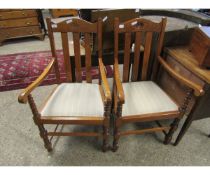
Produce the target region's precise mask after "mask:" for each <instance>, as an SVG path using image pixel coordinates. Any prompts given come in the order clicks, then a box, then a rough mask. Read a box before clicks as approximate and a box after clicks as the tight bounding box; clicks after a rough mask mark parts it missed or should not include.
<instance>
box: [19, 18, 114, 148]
mask: <svg viewBox="0 0 210 175" xmlns="http://www.w3.org/2000/svg"><path fill="white" fill-rule="evenodd" d="M47 26H48V35H49V39H50V46H51V51H52V57H53V58H52V60H51V61H50V63H49V64H48V66H47V67H46V68H45V70H44V71H43V73H42V74H41V75H40V76H39V77H38V78H37V79H36V80H35V81H34V82H33V83H32V84H31V85H29V86H28V87H27V88H26V89H24V90H23V92H22V93H21V94H20V95H19V97H18V100H19V102H20V103H27V101H28V102H29V105H30V108H31V110H32V113H33V119H34V122H35V124H36V125H37V126H38V128H39V132H40V136H41V137H42V139H43V141H44V145H45V148H46V149H47V150H48V151H52V144H51V139H49V138H48V136H51V137H53V136H95V137H99V136H102V137H103V147H102V149H103V151H106V150H107V149H108V140H107V139H108V136H109V120H110V119H109V117H110V110H111V93H110V89H109V85H108V81H107V78H106V73H105V70H104V69H105V67H104V65H103V62H102V20H101V19H99V20H98V22H96V23H89V22H87V21H84V20H81V19H72V20H70V21H63V22H60V23H58V24H52V21H51V19H50V18H48V19H47ZM54 32H59V33H61V38H62V46H63V54H64V64H65V71H66V75H67V81H68V82H69V83H73V82H72V72H71V61H70V53H69V45H68V35H67V33H68V32H72V33H73V40H74V53H75V65H76V82H81V83H82V76H81V61H80V43H79V40H80V37H79V36H80V32H83V33H84V35H85V53H86V81H87V83H92V77H91V72H90V70H91V49H90V45H89V40H90V34H91V33H95V34H97V37H98V57H99V58H98V62H99V65H98V67H99V72H100V78H99V91H100V94H101V100H102V101H103V104H104V117H95V116H94V117H91V116H89V117H74V116H72V117H61V116H60V117H43V116H41V114H40V112H39V110H38V108H37V106H36V104H35V102H34V100H33V97H32V95H31V92H32V91H33V90H34V89H35V88H36V87H37V86H39V85H40V84H41V82H42V81H43V80H44V78H45V77H46V76H47V75H48V74H49V73H50V71H51V70H52V69H54V70H55V73H56V78H57V82H58V84H60V73H59V68H58V60H57V57H56V50H55V41H54V35H53V33H54ZM52 93H53V92H52ZM51 95H52V94H51ZM48 99H49V97H48ZM46 102H47V100H46ZM46 102H45V103H44V105H45V104H46ZM45 124H55V125H57V126H58V125H59V124H62V125H67V124H68V125H71V124H74V125H98V126H100V125H101V126H102V127H103V133H98V132H56V130H57V126H56V128H55V130H54V131H53V132H48V131H47V130H46V129H45V127H44V125H45Z"/></svg>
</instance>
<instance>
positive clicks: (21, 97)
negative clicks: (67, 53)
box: [18, 58, 55, 103]
mask: <svg viewBox="0 0 210 175" xmlns="http://www.w3.org/2000/svg"><path fill="white" fill-rule="evenodd" d="M54 62H55V59H54V58H53V59H52V60H51V61H50V63H49V64H48V66H47V67H46V68H45V69H44V71H43V73H42V74H41V75H40V76H39V77H38V78H37V79H36V80H35V81H34V82H33V83H32V84H30V85H29V86H28V87H27V88H26V89H24V90H23V91H22V93H21V94H20V95H19V96H18V101H19V102H20V103H26V102H27V100H28V95H29V94H30V93H31V92H32V91H33V89H35V88H36V87H37V86H39V85H40V83H41V82H42V81H43V80H44V78H45V77H46V76H47V75H48V74H49V73H50V71H51V69H52V67H53V64H54Z"/></svg>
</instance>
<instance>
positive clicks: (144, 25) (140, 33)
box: [114, 18, 166, 82]
mask: <svg viewBox="0 0 210 175" xmlns="http://www.w3.org/2000/svg"><path fill="white" fill-rule="evenodd" d="M165 26H166V18H162V21H161V22H159V23H155V22H152V21H150V20H147V19H144V18H135V19H132V20H129V21H126V22H124V23H119V19H118V18H115V23H114V41H115V47H114V58H115V63H118V49H119V48H118V47H119V34H124V35H125V37H124V38H125V40H124V59H123V60H124V63H123V77H122V81H123V82H128V81H129V77H130V65H131V59H130V53H131V47H132V43H131V35H134V37H135V41H134V43H135V45H134V46H135V47H134V57H133V60H132V63H133V64H132V71H131V81H137V79H138V76H139V69H140V66H139V65H142V66H141V69H140V70H141V71H140V79H141V80H147V74H148V65H149V58H150V55H151V53H152V51H155V55H156V56H155V57H156V58H157V56H158V55H160V53H161V49H162V45H163V38H164V32H165ZM155 36H156V37H155ZM152 47H155V48H152ZM140 48H142V49H140ZM141 50H142V51H143V58H141V57H142V55H141V54H140V53H141Z"/></svg>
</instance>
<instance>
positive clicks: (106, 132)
mask: <svg viewBox="0 0 210 175" xmlns="http://www.w3.org/2000/svg"><path fill="white" fill-rule="evenodd" d="M108 137H109V130H108V127H107V126H103V146H102V151H103V152H106V151H107V150H108Z"/></svg>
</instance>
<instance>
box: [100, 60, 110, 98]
mask: <svg viewBox="0 0 210 175" xmlns="http://www.w3.org/2000/svg"><path fill="white" fill-rule="evenodd" d="M98 64H99V71H100V74H101V80H102V83H103V85H104V86H103V88H104V90H105V92H104V95H105V101H106V102H108V101H111V100H112V99H111V91H110V89H109V83H108V81H107V78H106V73H105V71H104V64H103V61H102V58H99V59H98Z"/></svg>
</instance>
